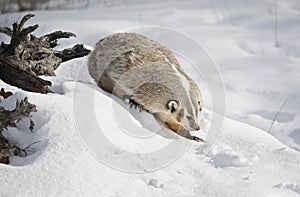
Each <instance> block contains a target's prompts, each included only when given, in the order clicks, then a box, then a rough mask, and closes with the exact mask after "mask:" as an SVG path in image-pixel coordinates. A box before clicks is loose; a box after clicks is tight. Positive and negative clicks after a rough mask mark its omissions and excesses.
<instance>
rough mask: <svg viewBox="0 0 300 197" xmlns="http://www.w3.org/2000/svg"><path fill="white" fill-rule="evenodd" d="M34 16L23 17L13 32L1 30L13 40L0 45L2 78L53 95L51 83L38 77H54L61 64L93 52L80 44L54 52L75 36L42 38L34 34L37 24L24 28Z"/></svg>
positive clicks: (4, 28) (48, 36) (57, 32)
mask: <svg viewBox="0 0 300 197" xmlns="http://www.w3.org/2000/svg"><path fill="white" fill-rule="evenodd" d="M33 16H34V15H33V14H28V15H26V16H24V17H23V18H22V19H21V21H20V23H19V24H18V23H17V22H15V23H13V25H12V26H13V27H12V29H11V28H9V27H1V28H0V33H4V34H6V35H8V36H10V37H11V40H10V43H9V44H5V43H3V42H2V43H1V46H0V79H1V80H3V81H4V82H6V83H8V84H10V85H13V86H17V87H19V88H21V89H24V90H27V91H32V92H38V93H48V92H50V90H49V88H48V86H51V83H50V82H49V81H45V80H43V79H41V78H39V77H38V75H50V76H54V75H55V73H54V71H55V70H56V69H57V68H58V67H59V66H60V64H61V63H62V62H65V61H68V60H71V59H74V58H79V57H83V56H86V55H87V54H88V53H89V52H90V50H88V49H86V48H84V46H83V45H81V44H77V45H75V46H74V47H72V48H69V49H64V50H62V51H57V50H54V49H53V48H54V47H56V46H57V45H58V44H57V43H58V39H61V38H70V37H75V36H76V35H75V34H73V33H71V32H63V31H55V32H53V33H49V34H46V35H44V36H41V37H36V36H35V35H32V34H30V33H32V32H33V31H35V30H36V29H37V28H38V25H33V26H29V27H24V24H25V23H26V21H28V20H29V19H30V18H32V17H33Z"/></svg>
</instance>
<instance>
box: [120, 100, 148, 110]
mask: <svg viewBox="0 0 300 197" xmlns="http://www.w3.org/2000/svg"><path fill="white" fill-rule="evenodd" d="M124 100H125V102H126V103H128V104H129V105H130V108H134V109H135V110H137V109H138V110H140V112H141V111H143V110H145V108H144V107H143V106H142V105H140V104H138V103H137V102H136V101H135V100H134V99H133V98H132V96H127V97H126V98H125V99H124ZM145 111H147V110H145Z"/></svg>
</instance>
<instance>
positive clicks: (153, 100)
mask: <svg viewBox="0 0 300 197" xmlns="http://www.w3.org/2000/svg"><path fill="white" fill-rule="evenodd" d="M88 69H89V73H90V75H91V76H92V77H93V78H94V79H95V81H96V83H97V85H98V86H99V87H100V88H102V89H103V90H105V91H106V92H109V93H111V94H114V95H116V96H117V97H119V98H121V99H129V102H130V103H131V105H135V106H138V107H139V108H140V109H141V110H146V111H147V112H149V113H151V114H153V115H154V117H155V118H156V120H157V121H159V122H160V123H163V125H164V126H165V127H166V128H169V129H171V130H172V131H174V132H176V133H177V134H179V135H181V136H183V137H186V138H188V139H194V140H197V141H200V140H201V139H199V138H197V137H195V136H191V135H190V133H189V131H191V130H199V129H200V127H199V124H198V119H199V116H200V113H201V111H202V96H201V93H200V90H199V88H198V86H197V84H196V83H195V82H194V81H193V80H192V79H191V78H190V77H189V76H188V75H187V74H186V73H185V72H184V71H183V70H182V68H181V67H180V65H179V63H178V61H177V60H176V58H175V56H174V55H173V53H172V52H171V51H170V50H169V49H167V48H166V47H164V46H162V45H161V44H159V43H158V42H155V41H153V40H151V39H148V38H146V37H145V36H142V35H140V34H136V33H116V34H112V35H109V36H107V37H104V38H102V39H101V40H100V41H99V42H98V43H97V44H96V46H95V49H94V50H93V52H92V54H91V55H90V56H89V61H88Z"/></svg>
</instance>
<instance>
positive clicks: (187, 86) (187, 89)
mask: <svg viewBox="0 0 300 197" xmlns="http://www.w3.org/2000/svg"><path fill="white" fill-rule="evenodd" d="M171 66H172V68H173V70H174V71H175V73H176V75H177V76H178V77H179V79H180V80H181V84H182V86H183V88H184V90H185V92H186V95H187V97H188V102H189V106H191V108H192V109H191V110H192V111H191V112H192V114H190V112H189V111H188V110H187V109H186V114H189V115H192V116H193V117H196V109H195V107H194V104H193V102H192V99H191V95H190V89H191V86H190V81H189V80H188V79H187V78H186V77H185V76H184V75H183V74H182V73H180V72H179V71H178V70H177V68H176V66H174V65H173V64H171Z"/></svg>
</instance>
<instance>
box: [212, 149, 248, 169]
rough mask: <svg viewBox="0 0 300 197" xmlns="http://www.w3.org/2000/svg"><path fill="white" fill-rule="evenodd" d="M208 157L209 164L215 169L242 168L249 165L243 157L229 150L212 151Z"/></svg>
mask: <svg viewBox="0 0 300 197" xmlns="http://www.w3.org/2000/svg"><path fill="white" fill-rule="evenodd" d="M208 157H209V158H210V159H211V160H210V162H211V163H212V164H213V165H214V166H215V167H216V168H225V167H244V166H247V165H248V164H249V161H248V160H247V159H246V158H244V157H243V156H239V155H238V154H236V153H234V152H233V151H232V150H230V149H225V150H218V148H217V149H213V150H212V151H211V152H210V153H209V154H208Z"/></svg>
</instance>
